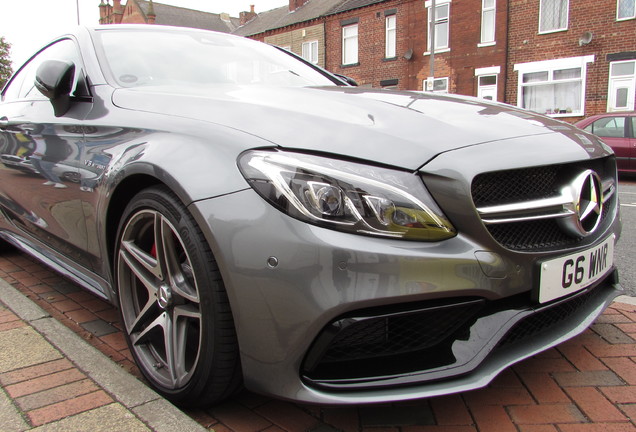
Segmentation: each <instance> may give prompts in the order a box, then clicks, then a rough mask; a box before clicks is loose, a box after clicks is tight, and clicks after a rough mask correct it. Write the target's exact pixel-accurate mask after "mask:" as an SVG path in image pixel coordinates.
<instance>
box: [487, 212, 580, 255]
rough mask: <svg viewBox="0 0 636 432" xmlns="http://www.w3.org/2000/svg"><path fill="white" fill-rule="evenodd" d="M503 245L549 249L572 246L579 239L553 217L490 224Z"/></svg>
mask: <svg viewBox="0 0 636 432" xmlns="http://www.w3.org/2000/svg"><path fill="white" fill-rule="evenodd" d="M488 231H489V232H490V235H492V236H493V237H494V238H495V239H496V240H497V241H498V242H499V243H500V244H501V245H502V246H503V247H506V248H508V249H513V250H517V251H535V250H541V251H547V250H555V249H562V248H565V247H572V246H575V245H577V244H578V243H579V239H576V238H573V237H570V236H568V235H567V234H565V233H564V232H563V230H562V229H561V228H560V227H559V226H558V225H557V223H556V221H554V220H553V219H552V220H551V219H548V220H538V221H532V222H524V223H508V224H499V225H490V226H488Z"/></svg>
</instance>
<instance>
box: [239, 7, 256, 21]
mask: <svg viewBox="0 0 636 432" xmlns="http://www.w3.org/2000/svg"><path fill="white" fill-rule="evenodd" d="M255 16H256V12H254V5H250V11H249V12H241V13H239V20H240V21H239V25H245V24H247V23H248V22H249V21H251V20H252V19H253V18H254V17H255Z"/></svg>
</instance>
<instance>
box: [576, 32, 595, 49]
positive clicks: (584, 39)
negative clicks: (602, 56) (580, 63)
mask: <svg viewBox="0 0 636 432" xmlns="http://www.w3.org/2000/svg"><path fill="white" fill-rule="evenodd" d="M593 37H594V35H593V34H592V32H589V31H586V32H585V33H583V34H582V35H581V37H580V38H579V46H583V45H587V44H589V43H590V42H592V38H593Z"/></svg>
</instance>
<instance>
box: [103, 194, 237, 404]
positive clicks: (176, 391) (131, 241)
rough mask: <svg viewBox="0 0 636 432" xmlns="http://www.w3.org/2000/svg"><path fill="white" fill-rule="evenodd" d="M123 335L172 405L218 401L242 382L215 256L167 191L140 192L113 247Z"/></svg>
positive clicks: (140, 364) (177, 201) (186, 212)
mask: <svg viewBox="0 0 636 432" xmlns="http://www.w3.org/2000/svg"><path fill="white" fill-rule="evenodd" d="M114 262H115V280H116V284H117V292H118V297H119V306H120V312H121V317H122V321H123V324H124V333H125V336H126V340H127V342H128V346H129V348H130V351H131V353H132V354H133V356H134V358H135V361H136V362H137V365H138V366H139V369H140V370H141V372H142V374H143V375H144V377H145V378H146V379H147V380H148V382H149V383H150V384H151V385H152V387H154V388H155V389H156V390H157V391H158V392H159V393H161V394H162V395H163V396H164V397H166V398H167V399H168V400H170V401H171V402H173V403H175V404H178V405H181V406H188V407H195V406H206V405H211V404H214V403H218V402H220V401H221V400H223V399H225V398H227V397H229V396H230V395H231V394H232V393H234V392H235V391H236V390H237V389H238V387H240V383H241V375H240V370H241V368H240V363H239V354H238V343H237V340H236V333H235V328H234V321H233V319H232V312H231V310H230V305H229V302H228V298H227V294H226V291H225V288H224V285H223V281H222V279H221V275H220V272H219V270H218V267H217V265H216V261H215V260H214V257H213V255H212V252H211V250H210V248H209V246H208V244H207V242H206V241H205V238H204V237H203V234H202V232H201V230H200V229H199V227H198V226H197V224H196V223H195V221H194V219H193V217H192V215H190V213H189V212H188V210H187V209H186V208H185V206H184V205H183V204H182V203H181V201H180V200H179V199H178V198H177V197H176V196H175V195H174V194H173V193H172V192H171V191H170V190H168V189H167V188H165V187H152V188H149V189H146V190H144V191H142V192H140V193H138V194H137V195H136V196H135V197H134V198H133V199H132V201H131V202H130V203H129V204H128V206H127V207H126V210H125V211H124V214H123V217H122V219H121V222H120V225H119V230H118V235H117V244H116V257H115V260H114Z"/></svg>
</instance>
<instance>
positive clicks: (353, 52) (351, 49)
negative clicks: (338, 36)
mask: <svg viewBox="0 0 636 432" xmlns="http://www.w3.org/2000/svg"><path fill="white" fill-rule="evenodd" d="M356 63H358V24H353V25H348V26H345V27H342V64H343V65H352V64H356Z"/></svg>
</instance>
